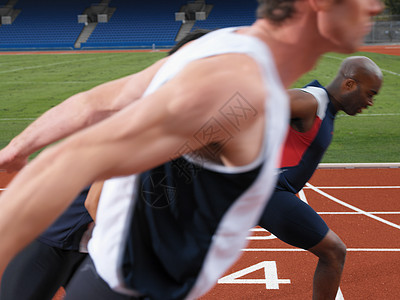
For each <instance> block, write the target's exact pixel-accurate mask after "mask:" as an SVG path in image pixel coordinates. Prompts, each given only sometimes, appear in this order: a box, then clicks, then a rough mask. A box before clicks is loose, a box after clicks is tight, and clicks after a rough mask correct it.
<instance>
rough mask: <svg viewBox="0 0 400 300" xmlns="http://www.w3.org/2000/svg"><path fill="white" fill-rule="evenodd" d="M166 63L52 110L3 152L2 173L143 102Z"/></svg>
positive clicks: (92, 91)
mask: <svg viewBox="0 0 400 300" xmlns="http://www.w3.org/2000/svg"><path fill="white" fill-rule="evenodd" d="M164 62H165V59H163V60H161V61H158V62H156V63H155V64H154V65H152V66H150V67H149V68H147V69H145V70H143V71H141V72H139V73H136V74H133V75H130V76H127V77H124V78H121V79H117V80H114V81H111V82H108V83H104V84H102V85H99V86H97V87H95V88H93V89H91V90H88V91H86V92H82V93H79V94H76V95H74V96H72V97H70V98H68V99H67V100H65V101H64V102H62V103H60V104H59V105H57V106H55V107H54V108H52V109H50V110H49V111H47V112H46V113H44V114H43V115H42V116H41V117H39V118H38V119H37V120H36V121H35V122H33V123H32V124H31V125H29V126H28V127H27V128H26V129H25V130H24V131H23V132H22V133H21V134H19V135H18V136H16V137H15V138H14V139H13V140H12V141H11V142H10V144H9V145H8V146H7V147H5V148H4V149H3V150H1V151H0V169H7V170H8V171H18V170H19V169H21V168H22V167H24V166H25V164H26V163H27V161H28V157H29V155H30V154H32V153H34V152H35V151H37V150H39V149H41V148H43V147H44V146H47V145H49V144H51V143H53V142H55V141H58V140H60V139H62V138H64V137H66V136H68V135H70V134H71V133H73V132H76V131H77V130H80V129H82V128H84V127H88V126H90V125H92V124H94V123H97V122H99V121H101V120H103V119H105V118H107V117H109V116H110V115H112V114H114V113H115V112H116V111H119V110H121V109H122V108H124V107H126V106H127V105H128V104H130V103H131V102H133V101H135V100H137V99H139V98H140V97H141V96H142V94H143V93H144V91H145V89H146V88H147V86H148V84H149V83H150V81H151V79H152V78H153V76H154V74H155V73H156V72H157V71H158V70H159V68H160V67H161V66H162V64H163V63H164Z"/></svg>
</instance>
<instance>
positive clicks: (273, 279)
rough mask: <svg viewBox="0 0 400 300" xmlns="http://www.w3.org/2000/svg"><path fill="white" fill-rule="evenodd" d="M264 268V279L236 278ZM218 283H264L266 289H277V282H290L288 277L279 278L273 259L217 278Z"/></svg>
mask: <svg viewBox="0 0 400 300" xmlns="http://www.w3.org/2000/svg"><path fill="white" fill-rule="evenodd" d="M262 268H264V274H265V279H238V278H239V277H242V276H244V275H247V274H250V273H253V272H255V271H257V270H260V269H262ZM218 283H219V284H265V287H266V289H267V290H279V284H290V279H279V278H278V270H277V267H276V262H275V261H262V262H260V263H258V264H255V265H253V266H250V267H247V268H244V269H242V270H240V271H237V272H234V273H232V274H230V275H227V276H225V277H222V278H221V279H219V280H218Z"/></svg>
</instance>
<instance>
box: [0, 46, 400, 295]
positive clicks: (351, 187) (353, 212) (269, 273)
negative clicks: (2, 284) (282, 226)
mask: <svg viewBox="0 0 400 300" xmlns="http://www.w3.org/2000/svg"><path fill="white" fill-rule="evenodd" d="M360 51H366V52H378V53H382V54H389V55H400V46H399V45H388V46H365V47H362V48H361V49H360ZM34 53H37V52H34ZM45 53H49V52H45ZM57 53H59V52H57ZM67 53H71V52H67ZM0 54H15V52H13V53H10V52H0ZM18 54H26V53H21V52H18ZM10 179H11V177H10V175H8V174H6V173H0V188H4V187H5V186H6V184H7V183H8V182H9V180H10ZM0 192H1V191H0ZM399 193H400V168H384V169H375V168H371V169H319V170H317V171H316V173H315V174H314V176H313V177H312V178H311V180H310V182H309V185H308V186H307V187H306V188H305V189H303V191H302V192H301V193H300V196H301V198H302V199H304V200H305V201H307V202H308V203H309V204H310V205H311V206H312V207H313V208H314V209H315V210H316V211H317V212H318V213H320V214H321V216H322V217H323V218H324V220H325V221H326V222H327V224H328V225H329V226H330V228H331V229H332V230H333V231H335V232H336V233H337V234H338V235H339V236H340V237H341V238H342V240H343V241H344V242H345V244H346V245H347V247H348V252H347V258H346V265H345V269H344V272H343V276H342V282H341V286H340V290H339V292H338V295H337V297H336V299H338V300H340V299H352V300H357V299H360V300H361V299H362V300H367V299H371V300H372V299H374V300H376V299H385V300H391V299H393V300H395V299H396V300H397V299H400V284H399V279H400V234H399V233H400V231H399V230H400V201H399V200H400V197H399V196H398V195H399ZM249 237H250V240H249V244H248V246H247V248H246V249H244V250H243V254H242V256H241V258H240V259H239V260H238V262H237V263H236V264H235V265H234V266H233V267H232V268H231V269H230V270H229V271H228V272H227V273H226V274H225V275H224V276H223V277H222V278H221V279H220V283H218V284H217V285H216V286H215V287H214V289H212V290H211V291H210V292H209V293H208V294H207V295H206V296H204V297H203V298H202V299H201V300H215V299H230V300H236V299H279V300H292V299H311V297H312V277H313V273H314V269H315V266H316V263H317V259H316V258H315V257H314V256H313V255H312V254H310V253H308V252H306V251H301V250H299V249H296V248H294V247H291V246H288V245H286V244H285V243H283V242H281V241H279V240H278V239H276V238H274V237H273V236H271V234H269V233H268V232H266V231H265V230H263V229H261V228H254V229H253V230H252V231H250V232H249ZM238 272H239V273H238ZM62 295H63V290H62V289H60V291H59V292H58V293H57V295H56V296H55V297H54V299H53V300H59V299H62Z"/></svg>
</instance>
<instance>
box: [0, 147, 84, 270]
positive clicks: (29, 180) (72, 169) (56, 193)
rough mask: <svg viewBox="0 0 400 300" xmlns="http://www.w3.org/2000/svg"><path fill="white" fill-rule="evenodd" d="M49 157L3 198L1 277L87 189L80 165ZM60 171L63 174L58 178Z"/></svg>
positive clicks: (34, 165)
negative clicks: (60, 170)
mask: <svg viewBox="0 0 400 300" xmlns="http://www.w3.org/2000/svg"><path fill="white" fill-rule="evenodd" d="M50 150H51V151H52V149H50ZM45 153H46V155H45V156H46V157H47V158H50V159H46V160H43V159H42V158H43V157H41V156H42V155H39V157H38V158H37V159H35V161H34V162H33V163H31V164H29V165H28V166H27V167H26V168H24V170H23V171H21V172H20V173H19V174H18V175H17V177H16V178H15V179H14V181H13V182H12V183H11V184H10V185H9V186H8V189H7V191H5V192H4V193H3V194H1V196H0V207H1V209H0V236H1V243H0V273H1V272H2V270H3V269H4V267H5V266H6V265H7V263H8V261H9V260H10V259H12V257H13V256H14V255H16V253H18V252H19V251H20V250H21V249H22V248H23V247H24V246H25V245H26V244H28V243H29V242H30V241H32V240H33V239H34V238H35V237H36V236H38V235H39V234H40V233H41V232H42V231H43V230H44V229H46V228H47V227H48V226H49V225H50V224H51V223H52V222H54V220H55V219H56V218H57V217H58V216H59V215H60V214H61V213H62V212H63V211H64V210H65V209H66V208H67V207H68V206H69V204H70V202H71V200H73V199H74V197H76V195H77V194H79V192H80V190H81V189H82V188H83V187H84V186H85V185H86V184H85V183H83V181H82V180H80V179H81V178H80V177H79V173H81V172H80V170H79V165H78V164H79V163H78V164H76V165H74V163H73V162H72V160H69V159H68V160H65V161H63V162H61V161H60V160H59V159H57V158H56V157H55V156H53V155H50V156H49V155H48V153H49V151H48V150H46V151H45ZM60 168H62V169H63V172H61V173H58V174H56V172H55V171H56V170H59V169H60ZM77 170H78V171H77ZM71 173H73V174H74V175H71ZM77 173H78V174H77ZM65 178H68V179H65ZM79 183H80V184H79Z"/></svg>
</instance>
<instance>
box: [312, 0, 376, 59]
mask: <svg viewBox="0 0 400 300" xmlns="http://www.w3.org/2000/svg"><path fill="white" fill-rule="evenodd" d="M382 9H383V5H382V2H381V0H332V4H331V5H329V6H328V7H327V8H326V9H325V10H323V11H322V12H320V13H319V16H318V21H319V24H320V30H321V34H322V35H323V36H324V37H325V38H326V39H328V40H329V41H330V42H331V43H333V48H334V49H333V51H337V52H343V53H351V52H354V51H356V50H357V49H358V48H359V47H360V46H361V44H362V42H363V40H364V37H365V35H367V34H368V33H369V32H370V31H371V28H372V17H373V16H375V15H377V14H379V13H380V12H381V11H382Z"/></svg>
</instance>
